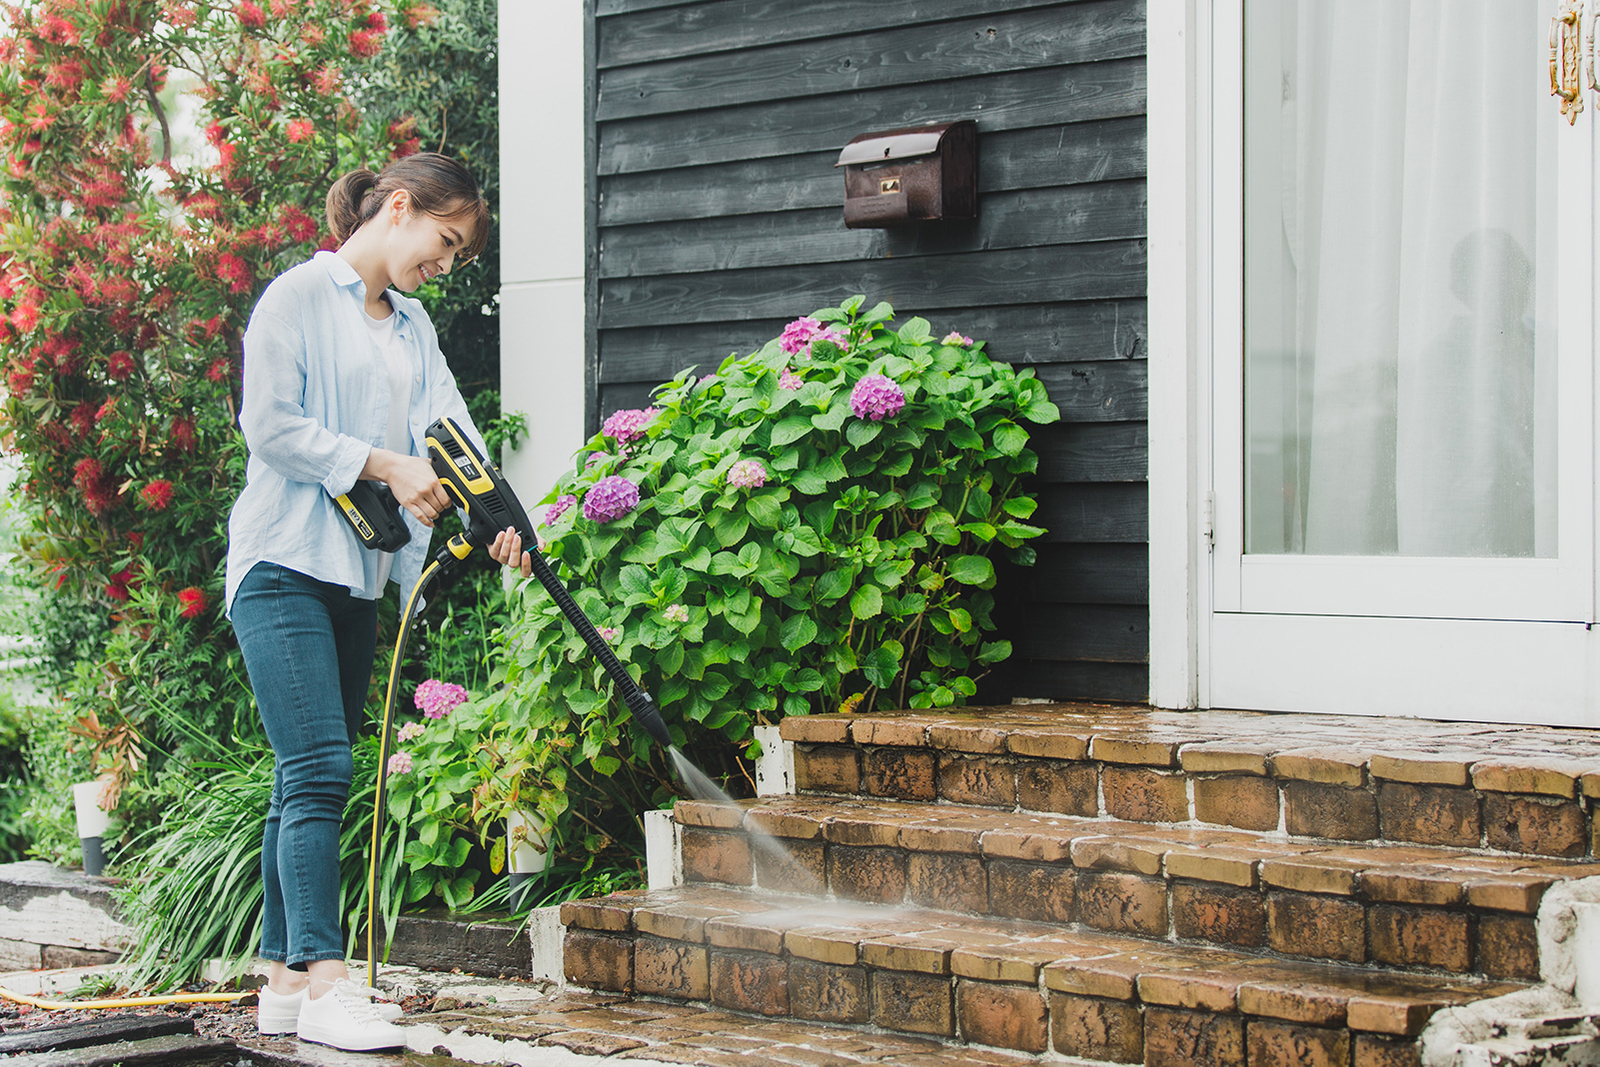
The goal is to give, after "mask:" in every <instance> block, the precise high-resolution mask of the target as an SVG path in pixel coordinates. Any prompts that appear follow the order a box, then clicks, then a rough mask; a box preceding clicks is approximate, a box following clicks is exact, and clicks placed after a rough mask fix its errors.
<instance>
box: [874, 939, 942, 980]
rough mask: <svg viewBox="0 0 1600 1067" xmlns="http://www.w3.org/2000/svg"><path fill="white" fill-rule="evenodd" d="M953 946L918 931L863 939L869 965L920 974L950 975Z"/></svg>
mask: <svg viewBox="0 0 1600 1067" xmlns="http://www.w3.org/2000/svg"><path fill="white" fill-rule="evenodd" d="M951 950H952V946H951V945H950V944H948V943H946V942H939V941H933V940H929V939H927V938H925V937H922V936H920V935H916V934H895V933H890V934H885V935H883V936H880V937H874V938H869V939H867V940H865V941H862V942H861V962H862V963H865V964H866V965H867V966H869V967H883V968H887V969H888V970H891V971H916V972H917V973H919V974H949V973H950V953H951Z"/></svg>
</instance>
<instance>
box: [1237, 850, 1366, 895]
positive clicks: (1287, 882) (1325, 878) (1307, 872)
mask: <svg viewBox="0 0 1600 1067" xmlns="http://www.w3.org/2000/svg"><path fill="white" fill-rule="evenodd" d="M1366 866H1367V864H1363V863H1359V862H1356V861H1354V860H1344V859H1336V858H1334V857H1331V856H1323V855H1318V854H1315V853H1313V854H1311V855H1306V856H1298V857H1296V858H1294V859H1287V860H1263V861H1262V862H1261V881H1262V884H1264V885H1271V886H1277V887H1279V888H1280V889H1294V890H1298V891H1299V892H1302V893H1333V894H1337V895H1339V896H1346V897H1347V896H1351V895H1353V894H1354V893H1355V891H1356V885H1357V884H1358V882H1359V881H1360V876H1361V871H1362V870H1363V869H1364V868H1365V867H1366Z"/></svg>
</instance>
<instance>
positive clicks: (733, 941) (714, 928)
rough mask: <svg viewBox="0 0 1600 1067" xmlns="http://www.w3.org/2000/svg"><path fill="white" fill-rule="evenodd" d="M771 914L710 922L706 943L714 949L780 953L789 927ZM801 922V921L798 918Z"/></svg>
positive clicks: (735, 917) (727, 916) (707, 927)
mask: <svg viewBox="0 0 1600 1067" xmlns="http://www.w3.org/2000/svg"><path fill="white" fill-rule="evenodd" d="M776 918H777V917H775V916H771V915H762V914H754V915H725V916H723V917H721V918H719V919H712V920H710V921H708V922H707V923H706V943H707V944H709V945H711V946H712V947H714V948H731V949H741V950H743V951H745V952H765V953H767V954H768V955H770V956H776V955H777V954H778V953H780V952H782V951H783V938H784V933H785V930H784V928H783V923H782V922H781V921H775V919H776ZM796 921H797V922H798V921H801V920H796Z"/></svg>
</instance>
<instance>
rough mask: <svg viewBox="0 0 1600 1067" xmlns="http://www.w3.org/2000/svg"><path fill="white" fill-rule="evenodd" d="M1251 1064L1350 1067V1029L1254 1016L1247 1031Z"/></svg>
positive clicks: (1297, 1066) (1296, 1066) (1298, 1066)
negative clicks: (1318, 1026)
mask: <svg viewBox="0 0 1600 1067" xmlns="http://www.w3.org/2000/svg"><path fill="white" fill-rule="evenodd" d="M1246 1046H1247V1049H1248V1055H1249V1059H1250V1062H1251V1063H1252V1064H1256V1063H1260V1064H1269V1063H1273V1064H1276V1063H1283V1064H1290V1063H1292V1064H1294V1065H1295V1067H1347V1065H1348V1064H1349V1063H1350V1033H1349V1031H1347V1030H1322V1029H1318V1028H1316V1027H1310V1026H1291V1025H1289V1024H1287V1023H1271V1022H1263V1021H1261V1020H1252V1021H1251V1023H1250V1025H1249V1028H1248V1030H1247V1034H1246Z"/></svg>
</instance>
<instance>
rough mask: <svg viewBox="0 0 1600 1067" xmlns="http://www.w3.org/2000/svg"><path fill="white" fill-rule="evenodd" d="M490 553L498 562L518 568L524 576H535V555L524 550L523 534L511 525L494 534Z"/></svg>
mask: <svg viewBox="0 0 1600 1067" xmlns="http://www.w3.org/2000/svg"><path fill="white" fill-rule="evenodd" d="M489 555H490V556H491V557H493V558H494V561H495V562H496V563H503V564H505V565H506V566H507V567H515V568H517V569H518V570H520V571H521V572H522V576H523V577H524V578H529V577H532V576H533V557H532V556H530V555H529V554H528V553H526V552H524V551H523V550H522V535H521V534H519V533H517V531H516V530H514V529H512V528H511V527H509V526H507V527H506V528H505V529H504V530H501V531H500V532H499V533H497V534H495V535H494V543H493V544H492V545H490V546H489Z"/></svg>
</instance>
